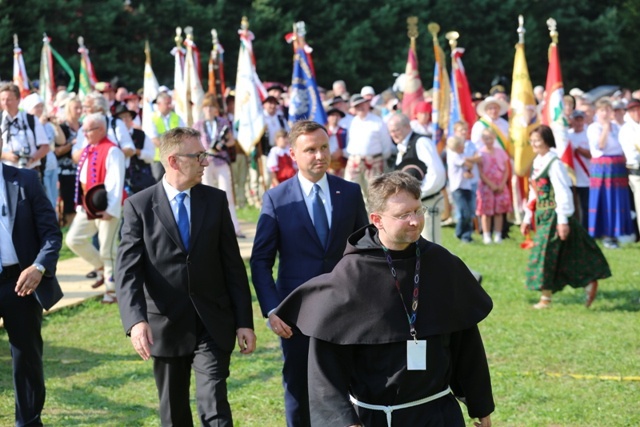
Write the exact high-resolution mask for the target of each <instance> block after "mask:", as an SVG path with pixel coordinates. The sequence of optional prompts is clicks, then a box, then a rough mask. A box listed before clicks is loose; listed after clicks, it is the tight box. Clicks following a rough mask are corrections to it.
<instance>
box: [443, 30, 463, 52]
mask: <svg viewBox="0 0 640 427" xmlns="http://www.w3.org/2000/svg"><path fill="white" fill-rule="evenodd" d="M444 37H445V38H446V39H447V40H449V46H451V50H452V51H453V50H456V48H457V47H458V39H459V38H460V33H458V32H457V31H449V32H448V33H447V34H445V35H444Z"/></svg>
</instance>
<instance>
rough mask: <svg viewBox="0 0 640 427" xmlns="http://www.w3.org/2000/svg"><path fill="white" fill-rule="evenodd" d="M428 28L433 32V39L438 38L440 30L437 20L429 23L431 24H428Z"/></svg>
mask: <svg viewBox="0 0 640 427" xmlns="http://www.w3.org/2000/svg"><path fill="white" fill-rule="evenodd" d="M427 30H429V32H430V33H431V36H432V37H433V40H437V39H438V33H439V32H440V25H439V24H436V23H435V22H431V23H429V25H427Z"/></svg>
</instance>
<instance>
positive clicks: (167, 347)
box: [116, 128, 256, 426]
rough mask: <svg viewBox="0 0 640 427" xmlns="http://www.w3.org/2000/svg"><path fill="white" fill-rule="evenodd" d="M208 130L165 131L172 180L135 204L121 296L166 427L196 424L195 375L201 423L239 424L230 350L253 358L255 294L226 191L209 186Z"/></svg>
mask: <svg viewBox="0 0 640 427" xmlns="http://www.w3.org/2000/svg"><path fill="white" fill-rule="evenodd" d="M199 137H200V133H199V132H198V131H196V130H193V129H189V128H176V129H172V130H170V131H168V132H167V133H165V134H163V135H162V137H161V143H160V155H161V159H162V163H163V166H164V168H165V170H166V173H165V175H164V177H163V179H162V180H161V181H160V182H159V183H157V184H156V185H154V186H152V187H150V188H147V189H146V190H143V191H141V192H140V193H137V194H135V195H134V196H132V197H130V198H129V199H127V201H126V202H125V205H124V224H123V227H122V241H121V243H120V247H119V249H118V264H117V265H118V266H119V267H118V272H117V275H116V289H117V295H118V304H119V307H120V316H121V318H122V323H123V326H124V329H125V331H126V333H127V335H129V336H130V337H131V343H132V344H133V346H134V348H135V349H136V351H137V352H138V354H139V355H140V356H141V357H142V358H143V359H144V360H147V359H149V357H153V371H154V376H155V379H156V385H157V387H158V394H159V397H160V418H161V421H162V425H163V426H169V425H180V426H191V425H193V424H192V423H193V422H192V417H191V408H190V403H189V381H190V377H191V367H192V366H193V369H194V371H195V375H196V388H197V406H198V413H199V419H200V421H201V424H202V425H203V426H213V425H215V426H231V425H233V421H232V417H231V408H230V406H229V402H228V400H227V385H226V379H227V377H228V376H229V361H230V356H231V351H232V350H233V347H234V342H235V339H236V338H237V341H238V345H239V346H240V352H241V353H244V354H249V353H251V352H253V350H254V349H255V344H256V337H255V334H254V332H253V315H252V309H251V293H250V290H249V284H248V280H247V273H246V271H245V268H244V263H243V261H242V258H241V256H240V250H239V248H238V243H237V240H236V237H235V232H234V229H233V224H232V222H231V217H230V214H229V208H228V206H227V198H226V196H225V194H224V192H222V191H220V190H218V189H215V188H212V187H208V186H204V185H202V184H201V180H202V175H203V171H204V168H205V167H206V166H207V164H208V162H207V154H206V152H205V151H204V150H203V148H202V145H201V144H200V140H199Z"/></svg>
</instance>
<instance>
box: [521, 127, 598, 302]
mask: <svg viewBox="0 0 640 427" xmlns="http://www.w3.org/2000/svg"><path fill="white" fill-rule="evenodd" d="M530 142H531V146H532V147H533V151H534V152H535V153H536V154H537V156H536V158H535V159H534V160H533V172H532V174H531V187H530V191H529V203H528V207H529V208H528V209H527V210H526V211H525V220H524V221H523V223H522V225H521V226H520V231H521V232H522V234H526V233H527V232H528V231H529V224H530V223H531V218H532V216H533V215H534V213H535V226H536V234H535V237H534V246H533V248H532V249H531V254H530V256H529V263H528V265H527V287H528V288H529V289H531V290H537V291H541V292H542V296H541V297H540V301H539V302H538V303H537V304H535V305H534V306H533V308H536V309H543V308H548V307H550V306H551V294H552V293H554V292H557V291H561V290H562V289H563V288H564V287H565V286H566V285H570V286H572V287H574V288H585V291H586V306H587V307H589V306H591V303H593V300H594V299H595V297H596V292H597V290H598V282H597V281H598V279H605V278H607V277H610V276H611V270H610V269H609V264H608V263H607V260H606V259H605V257H604V255H603V254H602V251H601V250H600V248H598V246H597V245H596V243H595V241H594V240H593V239H592V238H591V237H590V236H589V235H588V234H587V232H586V230H585V229H584V228H583V227H582V226H581V225H580V224H579V223H578V222H577V221H576V220H575V219H574V217H573V213H574V205H573V194H572V192H571V181H570V179H569V176H568V174H567V171H566V170H565V168H564V166H563V164H562V162H561V161H560V159H558V156H557V155H556V153H555V152H553V151H551V149H552V148H555V146H556V141H555V138H554V137H553V132H552V131H551V128H549V127H548V126H544V125H542V126H540V127H538V128H537V129H535V130H534V131H532V132H531V135H530ZM534 200H535V202H534ZM534 205H535V208H534ZM534 211H535V212H534Z"/></svg>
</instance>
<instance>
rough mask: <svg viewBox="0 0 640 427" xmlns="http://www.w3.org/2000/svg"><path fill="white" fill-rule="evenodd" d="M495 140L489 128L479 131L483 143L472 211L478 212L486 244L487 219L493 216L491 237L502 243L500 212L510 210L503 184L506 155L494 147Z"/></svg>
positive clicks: (505, 188) (501, 216)
mask: <svg viewBox="0 0 640 427" xmlns="http://www.w3.org/2000/svg"><path fill="white" fill-rule="evenodd" d="M495 140H496V134H495V133H494V132H493V130H491V129H485V130H483V131H482V142H483V143H484V147H482V148H481V149H480V154H481V156H482V161H481V162H480V163H479V164H478V167H479V171H480V182H479V184H478V193H477V197H478V205H477V208H476V215H482V241H483V242H484V243H485V244H486V245H488V244H490V243H491V219H492V218H493V230H494V231H493V241H494V243H502V218H503V214H505V213H508V212H511V211H512V210H513V207H512V205H511V197H510V195H509V188H508V187H507V180H508V179H509V173H508V172H509V156H508V155H507V153H505V151H504V150H503V149H501V148H497V147H495Z"/></svg>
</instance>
